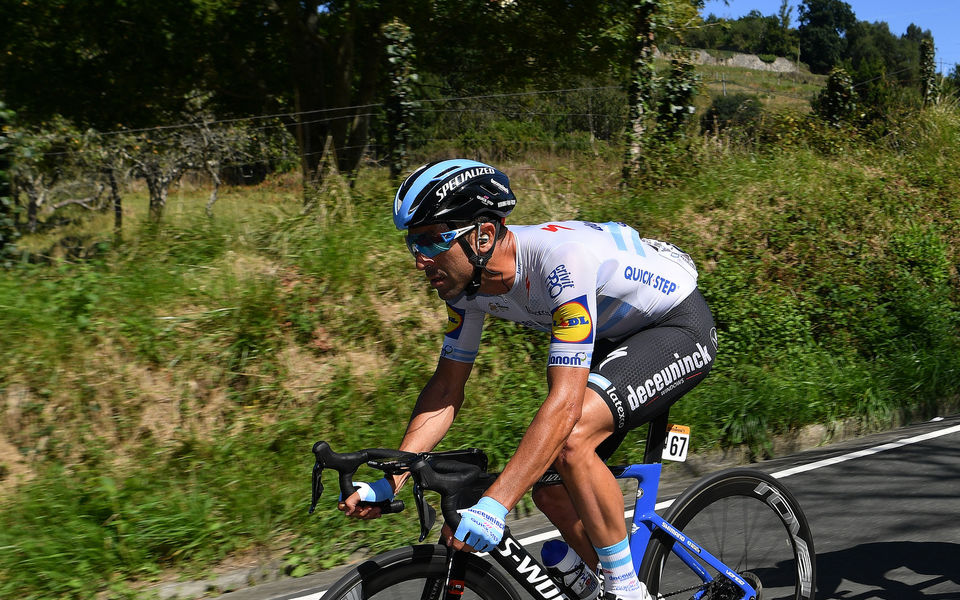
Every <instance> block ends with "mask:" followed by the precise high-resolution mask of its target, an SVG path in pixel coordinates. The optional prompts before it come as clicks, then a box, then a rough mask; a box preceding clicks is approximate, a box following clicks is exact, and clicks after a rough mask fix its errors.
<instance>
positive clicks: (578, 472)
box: [340, 159, 717, 600]
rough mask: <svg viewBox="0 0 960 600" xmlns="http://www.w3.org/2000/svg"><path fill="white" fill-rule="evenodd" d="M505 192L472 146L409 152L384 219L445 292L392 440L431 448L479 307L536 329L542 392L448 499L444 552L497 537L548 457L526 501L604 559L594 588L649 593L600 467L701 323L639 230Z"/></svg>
mask: <svg viewBox="0 0 960 600" xmlns="http://www.w3.org/2000/svg"><path fill="white" fill-rule="evenodd" d="M515 205H516V198H515V196H514V194H513V192H512V191H511V188H510V182H509V180H508V178H507V176H506V175H505V174H504V173H502V172H500V171H499V170H497V169H495V168H493V167H491V166H489V165H486V164H483V163H480V162H476V161H472V160H466V159H453V160H443V161H438V162H434V163H431V164H428V165H424V166H422V167H420V168H419V169H417V170H416V171H414V172H413V173H412V174H411V175H410V176H409V177H407V179H406V180H405V181H404V182H403V184H402V185H401V186H400V188H399V190H398V191H397V194H396V198H395V199H394V206H393V219H394V224H395V225H396V227H397V229H399V230H401V231H406V232H407V234H406V243H407V247H408V248H409V249H410V252H411V253H412V254H413V256H414V259H415V260H416V266H417V269H418V270H420V271H422V272H423V274H424V275H425V276H426V278H427V279H428V280H429V282H430V286H431V287H432V288H433V289H435V290H436V291H437V294H438V295H439V296H440V297H441V298H442V299H444V300H445V301H446V303H447V313H448V316H449V322H448V324H447V328H446V333H445V336H444V339H443V345H442V349H441V353H440V359H439V361H438V363H437V368H436V371H435V372H434V374H433V376H432V377H431V378H430V380H429V382H428V383H427V384H426V386H425V387H424V389H423V391H422V392H421V393H420V396H419V398H418V400H417V403H416V406H415V408H414V410H413V414H412V416H411V419H410V422H409V424H408V426H407V430H406V433H405V434H404V436H403V440H402V442H401V444H400V449H401V450H405V451H409V452H424V451H429V450H432V449H433V448H434V447H435V446H436V445H437V444H438V443H439V442H440V440H441V439H442V438H443V436H444V435H445V434H446V433H447V431H448V430H449V428H450V426H451V424H452V423H453V419H454V417H455V415H456V413H457V411H458V410H459V409H460V407H461V405H462V404H463V401H464V386H465V384H466V381H467V378H468V377H469V375H470V371H471V368H472V365H473V361H474V358H475V357H476V355H477V351H478V348H479V344H480V334H481V330H482V327H483V321H484V319H485V316H486V314H493V315H494V316H496V317H500V318H505V319H509V320H512V321H516V322H518V323H521V324H523V325H526V326H528V327H532V328H534V329H538V330H541V331H544V332H548V333H550V334H551V338H550V347H549V357H548V360H547V386H548V392H547V397H546V399H545V400H544V401H543V404H542V405H541V407H540V409H539V410H538V411H537V414H536V416H535V417H534V418H533V421H532V422H531V423H530V426H529V427H528V428H527V431H526V432H525V434H524V435H523V438H522V439H521V440H520V444H519V446H518V447H517V450H516V452H515V453H514V454H513V456H512V457H511V459H510V460H509V461H508V463H507V464H506V466H505V467H504V469H503V472H502V473H501V474H500V476H499V477H498V478H497V480H496V481H495V482H494V484H493V485H492V486H490V488H489V489H488V490H487V491H486V494H485V495H484V496H483V497H482V498H481V499H480V501H479V502H478V503H477V504H476V505H475V506H473V507H472V508H470V509H468V510H467V511H464V512H463V514H462V519H461V522H460V525H459V527H458V528H457V530H456V532H452V531H450V530H449V528H445V529H444V536H445V539H446V540H447V543H448V544H449V545H451V546H452V547H454V548H456V549H458V550H467V551H470V550H476V551H481V552H486V551H490V550H492V549H494V548H495V547H496V546H497V544H499V543H500V540H501V537H502V535H503V528H504V518H505V517H506V515H507V513H508V512H509V510H510V509H511V508H513V506H514V505H516V503H517V502H518V501H519V500H520V498H521V497H522V496H523V494H524V493H526V491H527V490H528V489H530V488H531V486H533V484H534V483H535V482H536V481H537V480H538V479H539V478H540V476H541V475H542V474H543V473H544V471H546V470H547V469H548V468H549V467H550V466H551V465H552V466H553V467H554V468H555V469H556V470H557V471H558V472H559V473H560V475H561V476H562V479H563V485H552V486H543V487H537V488H536V489H534V491H533V499H534V502H535V503H536V505H537V506H538V508H540V510H542V511H543V512H544V513H545V514H546V515H547V517H548V518H549V519H550V520H551V521H552V522H553V523H554V524H555V525H556V527H557V528H558V529H559V531H560V533H561V534H562V535H563V538H564V539H565V540H566V541H567V543H568V544H569V545H570V546H571V547H572V548H573V549H574V550H575V551H576V552H577V554H579V555H580V557H581V558H582V559H583V560H584V561H585V562H586V563H587V564H588V565H590V566H591V567H594V568H595V567H596V565H597V563H598V561H599V563H600V566H601V567H602V569H603V573H604V587H605V592H606V593H607V596H605V598H611V599H618V600H634V599H638V598H640V599H645V598H649V595H648V594H647V592H646V590H645V588H644V587H643V585H642V584H641V583H640V582H639V581H638V580H637V577H636V574H635V573H634V571H633V568H632V564H633V563H632V560H631V557H630V549H629V545H628V542H627V532H626V527H625V525H624V519H623V496H622V493H621V490H620V487H619V486H618V484H617V482H616V480H615V479H614V477H613V475H612V474H611V473H610V471H609V470H608V469H607V468H606V467H605V466H604V461H605V460H607V459H608V458H609V457H610V456H611V455H612V453H613V451H614V450H615V449H616V448H617V447H618V446H619V445H620V443H621V442H622V441H623V439H624V437H625V435H626V433H627V432H628V431H630V430H631V429H633V428H635V427H637V426H639V425H641V424H643V423H646V422H648V421H650V420H651V419H653V418H654V417H655V416H656V415H657V414H659V413H661V412H663V411H665V410H666V409H668V408H669V407H670V405H671V404H673V403H674V402H675V401H676V400H677V399H678V398H680V397H681V396H682V395H683V394H685V393H686V392H688V391H689V390H690V389H692V388H693V387H694V386H695V385H696V384H697V383H699V382H700V381H702V380H703V378H704V377H705V376H706V375H707V373H708V372H709V371H710V368H711V366H712V365H713V360H714V356H715V353H716V349H717V345H716V344H717V339H716V329H715V328H714V324H713V317H712V316H711V314H710V309H709V308H708V306H707V304H706V301H705V300H704V299H703V296H702V295H701V294H700V292H699V291H698V290H697V271H696V267H695V266H694V264H693V261H692V260H691V259H690V257H689V256H688V255H687V254H685V253H683V252H681V251H680V250H679V249H678V248H676V247H675V246H673V245H672V244H668V243H665V242H660V241H657V240H651V239H642V238H641V237H640V236H639V234H638V233H637V232H636V231H635V230H633V229H632V228H630V227H629V226H627V225H625V224H623V223H614V222H611V223H589V222H582V221H563V222H551V223H543V224H539V225H525V226H517V225H511V226H509V227H508V226H506V225H505V223H504V220H505V218H506V217H507V215H509V214H510V212H511V211H512V210H513V208H514V206H515ZM404 479H405V475H398V476H388V477H385V478H384V479H381V480H380V481H377V482H375V483H372V484H359V486H358V487H359V488H360V489H359V491H358V492H357V493H355V494H353V495H352V496H350V497H349V498H347V499H346V500H344V501H342V502H341V503H340V509H341V510H343V511H344V512H345V513H346V514H347V515H350V516H352V517H356V518H362V519H369V518H376V517H378V516H379V515H380V513H379V509H378V508H375V507H369V506H363V505H358V503H359V502H361V501H373V502H377V501H381V500H385V499H388V498H392V497H393V496H394V495H395V494H396V491H397V490H398V489H399V488H400V487H401V485H402V484H403V480H404Z"/></svg>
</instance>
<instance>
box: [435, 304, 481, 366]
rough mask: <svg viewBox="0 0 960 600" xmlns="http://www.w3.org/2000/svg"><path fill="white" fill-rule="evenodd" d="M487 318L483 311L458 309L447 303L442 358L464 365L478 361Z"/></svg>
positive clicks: (441, 350)
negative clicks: (485, 318)
mask: <svg viewBox="0 0 960 600" xmlns="http://www.w3.org/2000/svg"><path fill="white" fill-rule="evenodd" d="M485 316H486V315H485V313H483V312H481V311H478V310H469V309H465V308H457V307H456V306H454V305H452V304H450V303H447V323H446V327H445V330H444V335H443V346H442V347H441V349H440V357H441V358H449V359H450V360H455V361H457V362H464V363H472V362H473V361H474V360H476V358H477V351H478V350H479V349H480V334H481V333H483V320H484V317H485Z"/></svg>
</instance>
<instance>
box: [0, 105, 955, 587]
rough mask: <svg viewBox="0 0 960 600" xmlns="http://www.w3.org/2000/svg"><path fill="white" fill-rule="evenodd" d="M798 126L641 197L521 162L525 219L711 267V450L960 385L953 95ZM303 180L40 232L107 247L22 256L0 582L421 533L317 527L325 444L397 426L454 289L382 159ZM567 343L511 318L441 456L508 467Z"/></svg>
mask: <svg viewBox="0 0 960 600" xmlns="http://www.w3.org/2000/svg"><path fill="white" fill-rule="evenodd" d="M799 119H800V117H797V116H790V114H788V115H787V116H784V117H782V118H780V119H779V120H777V119H774V120H772V121H769V122H767V123H766V124H765V125H764V127H765V129H763V130H762V131H760V132H759V133H757V135H758V136H760V137H765V139H777V140H780V141H779V142H777V143H775V144H769V145H766V146H763V147H756V146H740V145H737V144H734V143H732V142H730V141H729V140H725V139H723V138H714V137H709V136H708V137H704V138H696V139H695V140H694V141H693V142H692V146H691V147H690V148H689V149H688V150H689V152H688V154H686V155H685V156H684V158H683V159H682V162H679V163H678V164H676V165H674V166H672V167H670V166H669V165H668V167H666V168H665V171H664V172H663V173H661V175H662V177H660V178H659V179H658V183H656V184H653V183H651V184H649V185H645V186H642V187H638V188H637V189H633V190H621V189H620V187H619V175H620V163H619V157H618V156H617V154H618V153H617V152H613V151H610V152H598V153H596V154H592V153H566V154H562V153H558V154H548V153H544V152H527V153H525V154H524V155H522V156H517V157H515V158H512V159H509V160H504V161H502V162H499V163H498V166H501V167H502V168H503V170H504V171H506V172H507V173H508V174H509V175H510V176H511V179H512V181H513V183H514V186H515V188H516V189H517V190H518V194H519V195H520V203H519V205H518V208H517V211H516V212H515V216H514V218H512V219H511V222H515V223H524V222H541V221H546V220H556V219H573V218H576V219H586V220H593V221H607V220H623V221H626V222H629V223H632V224H635V225H636V226H637V228H638V229H639V230H640V231H641V232H642V234H643V235H644V236H647V237H653V238H661V239H666V240H670V241H673V242H675V243H676V244H677V245H678V246H680V247H681V248H683V249H684V250H686V251H687V252H688V253H690V254H691V256H693V258H694V259H695V261H696V262H697V263H698V265H699V267H700V271H701V278H700V283H701V288H702V289H703V291H704V294H705V295H706V297H707V298H708V300H709V302H710V303H711V306H712V308H713V310H714V312H715V316H716V319H717V323H718V327H719V330H720V344H721V350H720V353H719V354H718V357H717V363H716V368H715V369H714V372H713V373H712V374H711V376H710V378H709V379H708V380H707V381H706V382H705V383H704V384H702V385H701V386H699V387H698V388H697V389H696V390H695V391H694V392H693V393H691V394H690V396H689V397H688V398H686V399H685V400H684V401H683V402H681V403H680V404H679V405H678V406H677V410H676V411H675V413H674V414H675V416H676V419H677V420H678V421H683V422H685V423H687V424H689V425H691V426H692V427H693V431H694V443H695V448H696V449H697V450H700V451H703V450H706V449H713V448H720V447H731V446H734V445H744V446H745V447H747V448H749V449H750V450H751V452H752V454H753V456H755V457H756V458H762V457H764V456H766V455H768V453H769V452H770V448H771V447H770V442H771V439H772V437H773V436H775V435H777V434H783V433H788V432H790V431H793V430H796V429H797V428H800V427H802V426H804V425H807V424H811V423H823V424H827V425H828V428H829V426H830V424H834V423H839V422H840V421H841V420H843V419H854V420H855V421H856V422H859V423H860V424H861V426H862V428H863V429H864V430H871V429H875V428H881V427H885V426H888V425H890V424H891V423H894V422H897V421H901V420H906V419H911V418H919V417H923V416H927V415H930V414H933V413H935V412H936V411H937V410H939V408H940V407H941V406H944V405H947V404H950V403H953V405H954V406H955V405H956V402H957V401H958V397H957V390H960V358H958V357H960V352H958V350H960V293H958V288H960V273H958V271H957V265H958V264H960V250H958V249H960V181H958V179H957V178H956V177H955V176H954V175H953V174H954V173H956V172H957V171H958V169H960V115H958V112H957V110H956V107H953V106H948V107H940V108H933V109H929V110H927V111H925V112H923V113H922V114H920V115H919V116H914V117H911V118H910V119H905V120H904V121H903V122H902V123H901V124H900V125H899V127H898V128H897V129H896V130H893V131H891V132H890V134H889V135H888V136H886V137H882V138H879V139H878V140H868V139H866V138H865V137H860V136H858V135H857V134H855V133H854V132H853V131H852V130H850V131H847V130H843V131H841V130H832V129H829V128H824V129H823V130H817V131H816V132H815V133H813V134H811V133H810V132H809V131H808V129H809V125H808V124H805V123H804V122H802V121H800V120H799ZM774 136H775V137H774ZM299 193H300V187H299V182H298V181H296V179H295V178H293V177H292V176H278V177H275V178H271V179H268V180H267V181H266V182H265V183H263V184H260V185H258V186H255V187H252V188H230V189H228V190H225V191H224V192H222V194H221V198H220V200H219V202H218V205H217V209H216V216H215V217H214V218H213V219H208V218H207V217H206V216H204V204H205V202H206V199H207V195H208V189H207V188H205V187H204V186H203V185H200V184H197V185H189V184H183V185H181V186H180V187H179V188H178V189H176V190H175V193H173V194H171V197H170V199H169V201H168V202H169V205H168V211H167V214H166V218H165V222H164V223H163V225H162V226H161V227H159V228H154V227H151V226H149V225H147V224H146V218H145V213H146V210H147V209H146V198H145V192H144V191H143V190H131V191H130V192H128V196H127V202H126V208H127V211H128V214H127V215H126V222H127V223H128V227H127V230H126V232H125V234H124V239H123V241H122V242H117V241H115V240H113V238H112V236H111V235H110V233H109V231H110V225H109V221H107V220H106V219H107V218H108V217H106V216H104V217H103V219H104V221H103V222H97V221H94V222H89V223H87V224H86V225H85V226H84V227H83V230H82V231H75V232H70V231H67V232H58V233H57V234H56V235H53V234H43V235H39V236H36V237H32V238H29V237H28V238H25V239H24V240H23V242H22V243H23V246H24V247H27V248H31V249H34V250H37V251H39V250H42V249H48V248H51V247H55V246H56V245H57V244H56V242H57V241H58V240H59V239H61V238H62V237H63V236H64V235H66V234H71V235H76V236H80V234H84V235H89V236H91V237H88V238H83V239H85V240H86V241H85V242H84V245H83V248H84V250H83V254H84V257H83V258H82V259H81V258H77V257H63V256H61V257H57V258H55V259H53V260H51V261H50V262H41V263H39V264H26V265H21V266H20V267H17V268H14V269H12V270H8V271H3V272H0V305H2V307H3V311H2V312H0V352H2V358H3V359H2V361H0V398H2V402H0V406H2V407H3V411H4V412H3V419H2V420H0V485H2V489H3V495H2V500H0V502H2V512H0V596H4V597H18V598H43V597H52V596H55V597H78V598H80V597H90V596H92V595H94V594H100V595H101V597H110V598H122V597H134V596H136V595H137V590H139V589H141V588H142V587H144V586H145V585H148V584H149V583H150V582H151V581H156V580H158V579H162V578H166V577H169V576H170V573H178V574H184V573H185V574H197V573H201V572H204V571H206V570H208V569H210V568H212V567H213V566H214V565H216V564H218V563H221V562H222V561H238V560H241V559H251V557H252V559H262V558H264V557H282V559H283V560H284V561H285V564H286V566H287V569H288V571H289V572H290V573H292V574H302V573H305V572H309V571H310V570H312V569H315V568H318V567H322V566H325V565H330V564H334V563H336V562H338V561H341V560H343V559H344V558H345V557H347V556H349V555H351V554H353V553H354V552H356V551H358V550H361V551H377V550H381V549H384V548H386V547H388V546H390V545H391V544H393V543H394V542H395V541H396V540H398V539H404V540H407V539H410V538H411V537H412V534H411V532H412V531H414V530H415V528H416V524H415V523H414V522H413V519H415V516H414V515H412V514H409V515H406V516H405V517H402V518H399V519H395V520H391V521H390V522H389V523H384V522H375V523H369V524H363V525H356V524H351V525H349V526H347V525H346V524H345V522H344V520H343V519H342V518H340V517H339V515H338V514H333V513H335V512H336V511H333V510H330V509H331V508H332V505H328V506H326V507H324V508H323V509H322V510H318V514H317V515H315V516H313V517H311V518H307V516H306V506H307V501H308V498H309V489H308V480H307V477H308V473H309V467H310V464H311V461H312V457H311V456H310V454H309V449H310V446H311V444H312V443H313V442H314V441H316V440H318V439H326V440H328V441H330V442H331V444H332V445H333V447H334V448H336V449H350V448H358V447H367V446H384V445H391V444H393V443H395V441H396V440H398V439H399V436H400V434H401V432H402V430H403V426H404V424H405V423H406V419H407V416H408V415H409V411H410V409H411V406H412V403H413V401H414V400H415V398H416V394H417V392H418V391H419V388H420V387H421V386H422V385H423V384H424V382H425V380H426V378H427V376H428V375H429V374H430V372H431V369H432V367H433V365H434V363H435V360H436V346H437V343H438V340H439V334H440V331H441V326H442V322H443V318H444V317H443V314H442V311H441V305H440V303H439V301H438V300H437V299H436V297H435V296H434V295H433V294H431V293H430V292H429V291H428V290H427V289H426V286H425V285H423V282H422V281H421V280H420V278H419V276H418V274H417V273H416V272H415V271H414V269H413V266H412V264H411V261H410V257H409V254H408V253H407V251H406V249H405V247H404V245H403V243H402V240H401V239H400V238H399V235H398V234H397V233H396V232H395V231H394V229H393V226H392V223H391V222H390V219H389V212H388V211H389V202H390V199H391V198H392V196H393V184H392V183H391V182H390V181H389V180H388V177H387V174H386V172H385V170H383V169H379V168H369V169H365V170H363V171H362V172H361V176H360V178H359V179H358V181H357V182H356V183H355V185H354V186H352V187H351V186H350V185H348V184H347V182H342V181H336V180H333V181H330V182H328V185H327V187H326V188H325V190H324V193H323V195H322V196H321V198H322V201H321V203H320V205H319V206H317V207H315V208H314V209H313V210H312V211H309V212H304V211H303V206H302V204H301V201H300V199H299V198H300V196H299ZM91 232H92V233H91ZM61 247H62V246H61ZM543 342H544V340H543V339H542V337H541V335H540V334H537V333H534V332H530V331H527V330H523V329H521V328H519V327H517V326H514V325H513V324H510V323H505V322H492V323H490V324H489V327H488V328H487V331H486V332H485V338H484V344H485V348H484V350H482V351H481V355H480V357H479V359H478V362H477V364H476V368H475V369H474V375H473V377H472V380H471V385H470V387H469V389H468V401H467V406H466V407H465V409H464V410H463V412H462V413H461V417H460V419H459V425H458V427H456V429H455V431H454V432H452V433H451V435H450V436H448V439H447V440H445V442H444V447H445V448H453V447H460V446H468V445H477V446H483V447H485V448H487V450H488V451H489V454H490V456H491V459H492V461H493V462H494V464H495V465H502V464H503V463H504V462H505V460H506V459H507V458H508V457H509V455H510V452H511V451H512V449H513V448H514V447H515V444H516V442H517V440H518V439H519V436H520V435H521V434H522V432H523V430H524V427H525V425H526V423H527V422H528V421H529V419H530V417H531V416H532V414H533V411H534V410H535V409H536V407H537V406H538V402H539V400H540V398H542V395H543V393H544V391H545V389H544V388H545V384H544V382H543V365H544V362H545V354H544V350H545V348H544V343H543ZM491 382H495V383H494V387H493V392H494V393H489V391H490V389H491V388H490V384H491ZM481 386H483V387H481ZM481 389H484V390H487V392H488V393H482V394H481V393H479V390H481ZM641 437H642V436H640V435H638V436H636V439H633V440H628V442H627V443H626V444H625V445H624V448H623V449H622V451H621V453H620V455H619V456H618V457H617V459H619V460H629V459H634V458H637V457H639V456H640V454H641V452H642V448H641V447H640V446H639V440H640V438H641ZM331 483H332V482H331ZM401 521H402V522H403V527H402V530H400V531H398V530H397V523H398V522H401Z"/></svg>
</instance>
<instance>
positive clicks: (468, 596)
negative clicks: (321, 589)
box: [323, 544, 519, 600]
mask: <svg viewBox="0 0 960 600" xmlns="http://www.w3.org/2000/svg"><path fill="white" fill-rule="evenodd" d="M465 558H466V574H465V577H464V590H463V595H462V596H460V597H461V598H463V600H500V599H505V600H519V597H518V596H517V592H516V590H515V589H514V588H513V586H512V585H511V584H510V582H509V581H507V580H506V578H505V577H504V575H503V574H502V573H501V572H500V571H499V570H497V569H496V568H495V567H494V566H493V565H492V564H491V563H489V562H487V561H485V560H483V559H482V558H479V557H477V556H475V555H469V556H467V557H465ZM446 577H447V549H446V547H445V546H441V545H439V544H433V545H421V546H407V547H406V548H399V549H397V550H392V551H390V552H385V553H383V554H380V555H378V556H375V557H373V558H371V559H370V560H368V561H365V562H363V563H361V564H360V565H358V566H357V567H355V568H353V569H351V570H350V572H349V573H347V574H346V575H344V576H343V577H342V578H341V579H340V580H339V581H337V582H336V583H335V584H333V585H332V586H331V587H330V589H328V590H327V591H326V593H324V595H323V600H395V599H399V600H422V599H442V598H444V594H445V592H446V590H445V589H443V587H444V583H445V581H446Z"/></svg>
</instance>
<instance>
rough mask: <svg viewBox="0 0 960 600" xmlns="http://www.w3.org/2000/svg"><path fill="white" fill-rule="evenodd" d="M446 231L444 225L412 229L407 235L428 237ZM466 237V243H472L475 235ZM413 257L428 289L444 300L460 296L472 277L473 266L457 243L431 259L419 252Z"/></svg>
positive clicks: (469, 234) (468, 234) (471, 234)
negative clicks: (426, 281) (426, 282)
mask: <svg viewBox="0 0 960 600" xmlns="http://www.w3.org/2000/svg"><path fill="white" fill-rule="evenodd" d="M447 230H448V228H447V227H446V226H445V225H426V226H424V227H414V228H413V229H411V230H410V231H409V235H411V236H417V235H420V234H427V235H429V234H433V233H440V232H442V231H447ZM466 235H467V236H468V238H467V239H468V241H469V242H471V243H472V241H473V236H474V235H475V233H473V232H470V233H467V234H466ZM414 256H415V257H416V261H417V269H419V270H421V271H423V274H424V275H425V276H426V277H427V280H428V281H429V282H430V287H432V288H433V289H435V290H437V295H439V296H440V297H441V298H443V299H444V300H450V299H452V298H456V297H457V296H458V295H460V293H461V292H463V290H464V288H466V286H467V284H468V283H469V282H470V279H471V278H472V277H473V265H471V264H470V261H468V260H467V255H466V254H465V253H464V251H463V248H462V247H461V246H460V244H459V243H456V242H455V243H453V244H451V245H450V249H449V250H446V251H444V252H440V253H439V254H437V255H436V256H433V257H432V258H431V257H427V256H424V255H423V254H422V253H420V252H417V253H416V254H415V255H414Z"/></svg>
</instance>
